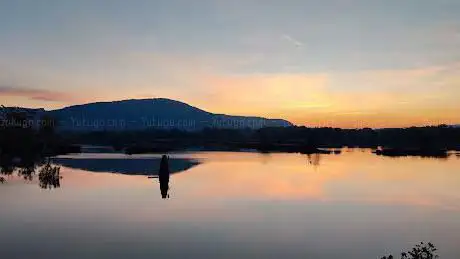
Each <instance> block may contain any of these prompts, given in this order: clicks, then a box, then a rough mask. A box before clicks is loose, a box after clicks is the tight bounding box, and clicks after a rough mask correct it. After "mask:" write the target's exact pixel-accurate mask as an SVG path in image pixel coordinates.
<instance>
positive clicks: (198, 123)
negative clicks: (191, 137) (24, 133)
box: [46, 98, 293, 131]
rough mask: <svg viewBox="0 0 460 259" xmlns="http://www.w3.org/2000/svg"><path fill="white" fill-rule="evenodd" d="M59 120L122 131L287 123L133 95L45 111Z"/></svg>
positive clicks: (75, 126) (64, 124)
mask: <svg viewBox="0 0 460 259" xmlns="http://www.w3.org/2000/svg"><path fill="white" fill-rule="evenodd" d="M46 113H47V115H50V116H52V117H53V118H55V119H56V120H57V121H58V129H59V130H63V131H124V130H143V129H148V128H155V129H180V130H186V131H195V130H201V129H203V128H205V127H211V128H226V129H228V128H233V129H244V128H251V129H259V128H263V127H287V126H292V125H293V124H292V123H290V122H288V121H286V120H282V119H266V118H261V117H244V116H231V115H225V114H214V113H210V112H207V111H204V110H201V109H198V108H196V107H193V106H190V105H188V104H186V103H183V102H179V101H175V100H170V99H164V98H155V99H135V100H123V101H114V102H97V103H89V104H82V105H74V106H69V107H65V108H63V109H59V110H52V111H48V112H46Z"/></svg>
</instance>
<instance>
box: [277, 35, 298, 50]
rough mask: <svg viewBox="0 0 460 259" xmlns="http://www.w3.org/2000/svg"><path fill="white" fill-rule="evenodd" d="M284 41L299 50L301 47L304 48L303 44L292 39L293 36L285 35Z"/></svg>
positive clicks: (283, 36)
mask: <svg viewBox="0 0 460 259" xmlns="http://www.w3.org/2000/svg"><path fill="white" fill-rule="evenodd" d="M281 37H282V38H283V39H285V40H287V41H289V42H290V43H292V44H294V45H295V46H296V47H297V48H300V47H303V43H302V42H300V41H298V40H296V39H294V38H292V37H291V36H289V35H287V34H283V35H282V36H281Z"/></svg>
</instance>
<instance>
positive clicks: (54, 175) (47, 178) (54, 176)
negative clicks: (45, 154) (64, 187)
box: [38, 160, 62, 189]
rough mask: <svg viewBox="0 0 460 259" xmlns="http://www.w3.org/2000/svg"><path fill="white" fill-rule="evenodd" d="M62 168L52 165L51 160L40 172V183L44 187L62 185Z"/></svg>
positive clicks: (49, 187)
mask: <svg viewBox="0 0 460 259" xmlns="http://www.w3.org/2000/svg"><path fill="white" fill-rule="evenodd" d="M60 171H61V168H60V167H58V166H52V165H51V164H50V161H49V160H48V163H47V164H46V165H45V166H43V167H42V168H41V169H40V173H39V174H38V179H39V181H40V182H39V185H40V187H41V188H42V189H52V188H59V187H61V182H60V180H61V178H62V177H61V175H60Z"/></svg>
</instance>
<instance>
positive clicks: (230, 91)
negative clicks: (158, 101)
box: [0, 0, 460, 127]
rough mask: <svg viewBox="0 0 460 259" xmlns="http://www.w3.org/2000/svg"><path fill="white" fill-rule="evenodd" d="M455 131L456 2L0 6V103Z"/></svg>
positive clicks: (77, 1) (185, 0)
mask: <svg viewBox="0 0 460 259" xmlns="http://www.w3.org/2000/svg"><path fill="white" fill-rule="evenodd" d="M151 97H164V98H171V99H176V100H180V101H183V102H186V103H189V104H191V105H194V106H197V107H199V108H202V109H205V110H207V111H210V112H215V113H226V114H237V115H257V116H265V117H270V118H284V119H287V120H289V121H291V122H293V123H295V124H298V125H307V126H336V127H364V126H369V127H398V126H409V125H427V124H440V123H447V124H460V1H458V0H375V1H373V0H331V1H328V0H324V1H323V0H315V1H313V0H195V1H191V0H162V1H155V0H139V1H137V0H131V1H127V0H106V1H102V0H73V1H70V0H69V1H66V0H41V1H37V0H1V1H0V103H1V104H3V105H6V106H25V107H44V108H46V109H54V108H60V107H64V106H68V105H72V104H81V103H87V102H94V101H111V100H121V99H133V98H136V99H138V98H151Z"/></svg>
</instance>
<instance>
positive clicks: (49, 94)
mask: <svg viewBox="0 0 460 259" xmlns="http://www.w3.org/2000/svg"><path fill="white" fill-rule="evenodd" d="M0 96H16V97H25V98H27V99H29V100H35V101H45V102H69V101H76V98H75V96H72V95H70V94H68V93H64V92H58V91H51V90H44V89H35V88H28V87H17V86H8V85H0Z"/></svg>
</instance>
